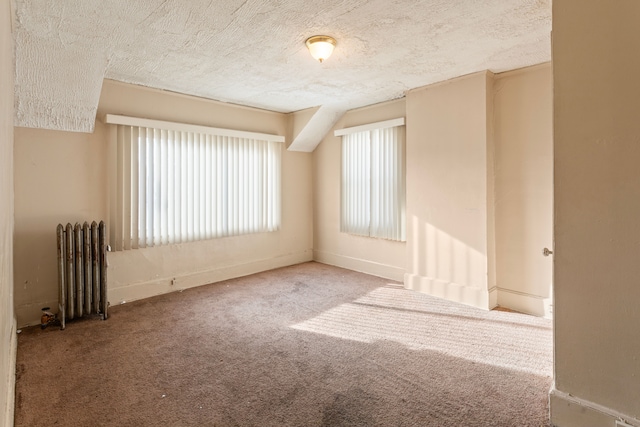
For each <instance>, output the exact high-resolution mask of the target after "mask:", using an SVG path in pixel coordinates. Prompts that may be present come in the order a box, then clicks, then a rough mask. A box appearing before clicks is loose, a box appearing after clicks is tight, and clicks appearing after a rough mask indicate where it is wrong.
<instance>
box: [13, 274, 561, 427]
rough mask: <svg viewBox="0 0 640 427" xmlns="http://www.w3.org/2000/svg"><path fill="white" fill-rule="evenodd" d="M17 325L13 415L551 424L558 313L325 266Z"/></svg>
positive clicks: (43, 422) (141, 422)
mask: <svg viewBox="0 0 640 427" xmlns="http://www.w3.org/2000/svg"><path fill="white" fill-rule="evenodd" d="M110 314H111V317H110V318H109V320H107V321H101V320H95V319H88V320H82V321H75V322H71V323H69V324H68V326H67V329H66V330H64V331H60V330H59V329H58V328H48V329H46V330H44V331H42V330H40V328H39V327H36V328H28V329H25V330H23V332H22V333H21V334H20V335H19V340H18V365H17V371H18V372H17V373H18V379H17V385H16V419H15V424H16V426H439V427H442V426H509V427H513V426H536V427H538V426H548V425H549V424H548V421H547V418H548V403H547V393H548V390H549V388H550V385H551V372H552V329H551V323H550V321H548V320H545V319H539V318H535V317H531V316H526V315H522V314H517V313H508V312H498V311H492V312H485V311H482V310H478V309H474V308H471V307H466V306H461V305H457V304H453V303H449V302H446V301H442V300H439V299H436V298H432V297H429V296H426V295H423V294H418V293H415V292H412V291H408V290H404V289H403V288H402V287H401V286H400V285H399V284H397V283H391V282H389V281H388V280H384V279H380V278H376V277H372V276H367V275H365V274H360V273H355V272H351V271H348V270H343V269H339V268H335V267H330V266H326V265H322V264H317V263H307V264H302V265H298V266H294V267H288V268H283V269H279V270H274V271H270V272H266V273H261V274H257V275H254V276H250V277H245V278H240V279H235V280H230V281H227V282H222V283H218V284H213V285H208V286H203V287H200V288H195V289H191V290H186V291H184V292H179V293H174V294H169V295H164V296H160V297H155V298H150V299H146V300H143V301H138V302H133V303H129V304H126V305H122V306H117V307H112V310H111V311H110Z"/></svg>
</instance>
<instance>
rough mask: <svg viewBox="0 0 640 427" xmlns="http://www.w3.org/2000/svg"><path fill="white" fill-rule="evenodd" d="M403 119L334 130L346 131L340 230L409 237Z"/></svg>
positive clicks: (342, 132)
mask: <svg viewBox="0 0 640 427" xmlns="http://www.w3.org/2000/svg"><path fill="white" fill-rule="evenodd" d="M402 124H404V119H396V120H390V121H387V122H380V123H375V124H372V125H366V126H359V127H355V128H348V129H342V130H340V131H336V135H338V136H342V200H341V216H340V230H341V231H342V232H345V233H350V234H356V235H360V236H371V237H379V238H384V239H390V240H399V241H405V240H406V236H405V172H404V169H405V167H404V165H405V158H404V126H402Z"/></svg>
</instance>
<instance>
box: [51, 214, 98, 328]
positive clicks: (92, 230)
mask: <svg viewBox="0 0 640 427" xmlns="http://www.w3.org/2000/svg"><path fill="white" fill-rule="evenodd" d="M57 234H58V284H59V305H58V308H59V313H58V316H59V320H60V325H61V328H62V329H64V328H65V322H66V320H73V319H75V318H79V317H83V316H86V315H90V314H97V315H100V316H101V317H102V319H103V320H106V318H107V307H108V302H107V245H106V226H105V224H104V221H100V224H99V225H98V224H96V222H95V221H93V223H91V225H89V224H88V223H86V222H85V223H84V224H83V225H80V224H76V225H75V227H74V226H72V225H71V224H67V226H66V227H64V226H63V225H62V224H58V228H57Z"/></svg>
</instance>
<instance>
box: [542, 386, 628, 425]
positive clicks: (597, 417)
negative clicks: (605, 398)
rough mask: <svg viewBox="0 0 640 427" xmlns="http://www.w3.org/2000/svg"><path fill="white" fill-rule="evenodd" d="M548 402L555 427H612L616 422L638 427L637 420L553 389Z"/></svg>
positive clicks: (552, 423)
mask: <svg viewBox="0 0 640 427" xmlns="http://www.w3.org/2000/svg"><path fill="white" fill-rule="evenodd" d="M549 402H550V406H551V425H553V426H555V427H602V426H611V427H614V426H615V425H616V424H615V423H616V421H617V420H619V421H624V422H625V423H626V424H628V425H631V426H635V427H640V420H639V419H637V418H633V417H629V416H626V415H624V414H621V413H620V412H617V411H615V410H613V409H611V408H607V407H605V406H602V405H599V404H597V403H594V402H590V401H588V400H584V399H580V398H578V397H575V396H572V395H570V394H568V393H565V392H562V391H559V390H556V389H555V387H554V388H553V389H551V393H550V395H549Z"/></svg>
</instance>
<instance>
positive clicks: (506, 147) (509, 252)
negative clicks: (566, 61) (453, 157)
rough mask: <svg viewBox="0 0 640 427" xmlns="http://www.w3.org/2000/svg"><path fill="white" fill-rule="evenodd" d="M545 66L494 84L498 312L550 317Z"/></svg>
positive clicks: (550, 200)
mask: <svg viewBox="0 0 640 427" xmlns="http://www.w3.org/2000/svg"><path fill="white" fill-rule="evenodd" d="M552 104H553V102H552V87H551V64H544V65H539V66H536V67H530V68H525V69H521V70H517V71H512V72H508V73H503V74H498V75H496V76H495V80H494V125H495V126H494V131H495V137H494V139H495V177H496V178H495V181H496V185H495V209H496V263H497V275H496V277H497V286H498V304H499V305H501V306H504V307H509V308H512V309H514V310H518V311H521V312H525V313H531V314H535V315H537V316H550V315H551V282H552V277H551V270H552V268H551V267H552V262H553V259H552V258H551V257H548V258H547V257H544V256H542V249H543V248H544V247H548V248H551V247H552V243H553V135H552V133H553V128H552Z"/></svg>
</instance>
